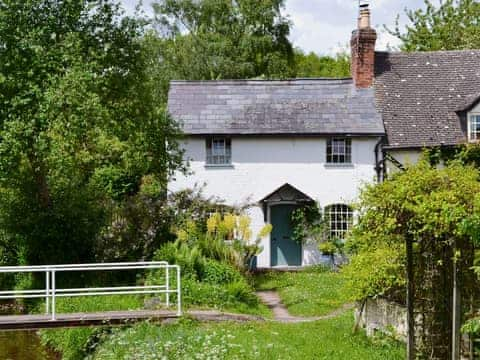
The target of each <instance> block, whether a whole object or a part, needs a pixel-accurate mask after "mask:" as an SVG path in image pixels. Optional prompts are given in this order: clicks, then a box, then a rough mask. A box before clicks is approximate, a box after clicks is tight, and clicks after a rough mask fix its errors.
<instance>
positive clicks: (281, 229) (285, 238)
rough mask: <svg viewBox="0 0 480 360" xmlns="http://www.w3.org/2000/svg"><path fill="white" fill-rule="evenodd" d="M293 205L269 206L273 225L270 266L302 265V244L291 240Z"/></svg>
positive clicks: (294, 207)
mask: <svg viewBox="0 0 480 360" xmlns="http://www.w3.org/2000/svg"><path fill="white" fill-rule="evenodd" d="M295 209H296V206H295V205H276V206H272V207H270V221H271V224H272V226H273V229H272V233H271V237H270V239H271V240H270V241H271V247H270V249H271V252H270V254H271V263H272V266H300V265H302V246H301V245H300V244H299V243H297V242H295V241H293V240H292V234H293V228H292V220H291V219H292V212H293V210H295Z"/></svg>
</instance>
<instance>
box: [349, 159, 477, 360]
mask: <svg viewBox="0 0 480 360" xmlns="http://www.w3.org/2000/svg"><path fill="white" fill-rule="evenodd" d="M479 176H480V174H479V171H478V170H477V169H475V168H474V167H472V166H463V165H461V164H459V163H458V162H453V163H451V164H449V165H448V166H446V167H445V168H442V169H436V168H435V167H433V166H431V165H430V164H428V162H427V161H421V162H420V163H419V164H417V165H415V166H412V167H410V168H408V169H407V171H405V172H402V173H398V174H395V175H393V176H392V178H391V179H389V180H387V181H385V182H383V183H381V184H377V185H369V186H367V187H366V189H365V190H364V191H363V192H362V194H361V197H360V202H359V209H358V210H359V214H360V217H359V222H358V224H357V225H356V226H355V227H354V229H353V232H352V238H351V240H350V242H351V243H350V244H349V247H350V248H351V249H353V250H354V254H356V255H354V258H353V260H352V264H353V266H354V267H355V266H356V268H360V267H364V269H363V271H362V272H360V274H359V282H358V284H361V285H362V287H363V288H364V291H363V294H364V295H365V296H375V295H381V294H388V292H389V291H391V290H392V289H391V288H390V286H398V285H399V284H402V283H403V281H404V279H405V278H406V275H405V274H395V273H392V270H395V268H397V269H401V268H407V269H408V264H405V260H403V259H407V261H408V252H407V253H406V248H408V247H409V246H411V252H412V257H411V259H412V260H413V264H412V265H413V267H412V269H413V272H412V274H411V275H413V280H414V281H413V282H410V284H411V285H412V288H411V289H410V294H411V295H412V300H413V305H414V310H415V316H414V317H412V318H411V319H412V321H414V322H415V325H416V334H417V335H418V337H417V339H416V348H417V350H418V352H419V353H420V354H419V355H423V356H428V357H429V358H432V359H446V358H449V357H450V354H451V351H452V342H451V339H452V328H453V324H452V322H453V320H452V309H453V291H452V289H453V288H454V286H453V285H454V279H456V280H458V282H459V283H460V284H461V286H460V294H461V299H462V300H463V301H464V304H465V305H464V306H463V311H464V314H465V310H467V309H469V306H467V304H470V305H471V301H472V299H478V298H479V297H478V295H479V294H478V289H479V284H478V280H477V279H476V277H475V274H474V273H473V270H472V266H473V257H474V246H473V242H472V236H471V234H470V233H469V232H468V231H466V227H465V223H466V222H468V221H469V219H475V218H478V216H479V214H480V208H479V207H478V204H479V199H480V197H479V195H478V194H479V191H480V182H479V181H478V179H479ZM383 249H390V250H395V251H397V252H399V253H398V255H399V256H395V254H393V256H392V254H389V255H388V257H389V258H390V259H392V261H391V264H390V265H388V264H382V265H381V269H380V271H379V269H377V268H376V266H377V265H376V264H375V262H372V263H371V264H372V268H371V269H370V270H368V269H365V267H366V266H368V261H363V260H356V257H357V256H362V257H364V258H365V257H368V256H369V255H368V254H381V253H382V252H383V251H384V250H383ZM375 256H377V255H375ZM399 261H401V262H400V263H399ZM396 264H398V266H397V265H396ZM406 265H407V266H406ZM354 270H355V269H354ZM407 272H408V270H407ZM347 273H348V274H350V276H351V277H353V281H355V276H357V275H356V274H355V272H354V271H349V272H347ZM366 274H372V275H374V276H370V277H369V276H365V275H366ZM377 275H378V276H379V277H377V278H376V277H375V276H377ZM392 276H393V277H392ZM372 291H378V293H372ZM402 293H403V294H405V292H404V291H403V292H402ZM403 299H404V300H405V295H404V296H403ZM427 354H428V355H427Z"/></svg>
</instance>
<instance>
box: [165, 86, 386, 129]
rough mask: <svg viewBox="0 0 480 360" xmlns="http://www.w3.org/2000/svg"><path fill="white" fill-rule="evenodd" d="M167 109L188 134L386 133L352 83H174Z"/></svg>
mask: <svg viewBox="0 0 480 360" xmlns="http://www.w3.org/2000/svg"><path fill="white" fill-rule="evenodd" d="M168 109H169V111H170V113H171V115H172V116H173V117H174V118H175V119H176V120H177V121H179V122H180V123H181V124H182V126H183V130H184V132H185V133H186V134H188V135H207V134H232V135H234V134H236V135H248V134H265V135H267V134H272V135H274V134H285V135H288V134H290V135H294V134H295V135H301V134H352V135H355V134H358V135H362V134H365V135H374V134H375V135H377V134H383V133H384V127H383V123H382V119H381V117H380V114H379V113H378V112H377V111H376V108H375V100H374V93H373V90H372V89H366V90H365V89H362V90H357V89H355V87H354V85H353V83H352V80H351V79H338V80H331V79H330V80H327V79H298V80H284V81H283V80H278V81H274V80H235V81H172V83H171V84H170V92H169V97H168Z"/></svg>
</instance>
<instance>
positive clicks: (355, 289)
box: [341, 247, 405, 301]
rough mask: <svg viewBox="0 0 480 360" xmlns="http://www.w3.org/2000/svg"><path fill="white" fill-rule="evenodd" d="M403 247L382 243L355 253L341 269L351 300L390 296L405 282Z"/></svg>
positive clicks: (402, 286) (401, 288)
mask: <svg viewBox="0 0 480 360" xmlns="http://www.w3.org/2000/svg"><path fill="white" fill-rule="evenodd" d="M403 253H404V250H403V249H402V248H395V247H384V248H376V249H372V250H369V251H362V252H360V253H358V254H356V255H355V256H354V257H353V258H352V259H351V261H350V262H349V263H348V264H347V265H345V266H344V267H343V268H342V269H341V273H342V274H343V275H344V277H345V279H347V281H346V283H345V286H346V291H347V293H348V294H349V297H350V298H351V299H352V300H357V301H361V300H364V299H366V298H369V297H377V296H386V295H390V297H391V296H392V292H393V291H395V290H400V291H402V290H403V288H404V286H405V276H404V274H405V265H404V264H405V259H404V257H403Z"/></svg>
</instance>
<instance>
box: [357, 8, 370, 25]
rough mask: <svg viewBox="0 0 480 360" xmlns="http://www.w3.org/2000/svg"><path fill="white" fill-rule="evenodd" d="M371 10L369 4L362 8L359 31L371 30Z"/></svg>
mask: <svg viewBox="0 0 480 360" xmlns="http://www.w3.org/2000/svg"><path fill="white" fill-rule="evenodd" d="M370 27H371V23H370V9H369V8H368V4H364V5H361V6H360V15H359V17H358V28H359V29H370Z"/></svg>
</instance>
